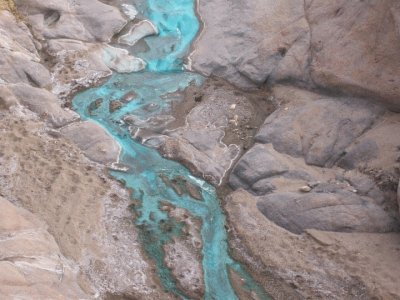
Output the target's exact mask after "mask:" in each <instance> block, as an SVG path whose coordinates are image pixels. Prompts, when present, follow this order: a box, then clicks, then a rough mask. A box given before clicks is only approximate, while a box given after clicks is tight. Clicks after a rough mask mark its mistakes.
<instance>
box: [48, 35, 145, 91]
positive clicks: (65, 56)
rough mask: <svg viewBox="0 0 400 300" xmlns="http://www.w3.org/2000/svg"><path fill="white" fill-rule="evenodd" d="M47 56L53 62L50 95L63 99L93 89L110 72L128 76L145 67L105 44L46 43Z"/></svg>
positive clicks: (140, 62)
mask: <svg viewBox="0 0 400 300" xmlns="http://www.w3.org/2000/svg"><path fill="white" fill-rule="evenodd" d="M46 51H47V53H48V54H49V55H50V56H52V57H53V58H54V61H55V64H54V65H53V66H52V73H53V78H54V86H53V92H54V93H56V94H57V95H60V96H67V95H68V94H69V93H70V92H71V91H72V90H76V89H79V88H81V87H82V86H84V87H89V86H91V85H93V84H94V83H95V82H96V81H98V80H99V79H101V78H103V77H106V76H109V75H111V74H112V70H113V71H116V72H120V73H130V72H137V71H140V70H143V69H144V68H145V66H146V63H145V62H144V61H143V60H142V59H140V58H137V57H134V56H132V55H130V54H129V52H128V51H127V50H125V49H121V48H116V47H112V46H110V45H108V44H105V43H88V42H82V41H77V40H71V39H53V40H50V41H47V42H46Z"/></svg>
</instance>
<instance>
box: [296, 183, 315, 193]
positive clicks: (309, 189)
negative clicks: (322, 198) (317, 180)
mask: <svg viewBox="0 0 400 300" xmlns="http://www.w3.org/2000/svg"><path fill="white" fill-rule="evenodd" d="M311 190H312V188H311V187H309V186H308V185H305V186H302V187H301V188H300V189H299V191H300V192H303V193H309V192H311Z"/></svg>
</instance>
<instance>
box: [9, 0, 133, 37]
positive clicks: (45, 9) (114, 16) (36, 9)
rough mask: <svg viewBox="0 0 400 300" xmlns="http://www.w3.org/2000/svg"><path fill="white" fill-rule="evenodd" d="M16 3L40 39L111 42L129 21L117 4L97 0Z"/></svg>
mask: <svg viewBox="0 0 400 300" xmlns="http://www.w3.org/2000/svg"><path fill="white" fill-rule="evenodd" d="M15 4H16V5H17V8H18V11H19V12H20V13H21V14H22V15H24V16H25V17H26V18H27V21H28V22H29V24H31V26H32V29H33V32H34V34H35V36H36V37H37V38H39V39H41V40H45V39H59V38H68V39H75V40H81V41H91V42H95V41H97V42H109V41H110V40H111V38H112V37H113V36H114V35H115V34H116V33H117V32H119V31H120V30H121V29H122V28H123V27H124V26H125V24H126V20H125V18H124V17H123V16H122V14H121V13H120V11H119V10H118V9H117V8H116V7H113V6H110V5H107V4H104V3H102V2H101V1H98V0H77V1H72V2H70V1H58V0H51V1H41V0H15ZM99 16H101V18H100V17H99Z"/></svg>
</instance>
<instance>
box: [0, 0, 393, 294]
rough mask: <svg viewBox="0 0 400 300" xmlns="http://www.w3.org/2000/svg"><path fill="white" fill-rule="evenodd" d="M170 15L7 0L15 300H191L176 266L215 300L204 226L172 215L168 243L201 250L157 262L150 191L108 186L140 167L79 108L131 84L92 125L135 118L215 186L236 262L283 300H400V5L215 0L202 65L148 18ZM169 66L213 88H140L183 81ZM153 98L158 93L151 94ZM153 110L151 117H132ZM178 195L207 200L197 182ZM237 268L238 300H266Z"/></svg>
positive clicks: (10, 248)
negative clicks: (147, 203) (83, 94)
mask: <svg viewBox="0 0 400 300" xmlns="http://www.w3.org/2000/svg"><path fill="white" fill-rule="evenodd" d="M178 2H179V1H178ZM156 4H157V1H149V2H147V1H139V0H138V1H125V0H113V1H101V2H100V1H97V0H90V1H89V0H85V1H83V0H82V1H80V0H78V1H68V0H57V1H51V2H43V1H37V0H15V1H0V52H1V59H0V132H1V135H0V200H1V201H0V202H1V203H0V205H1V206H2V208H1V209H0V213H1V214H2V217H1V220H0V230H1V233H0V234H1V238H0V243H1V244H2V245H3V247H1V248H2V251H1V252H2V256H1V260H0V263H1V266H0V295H3V296H4V297H5V298H6V299H18V298H21V297H22V298H24V297H25V298H28V299H43V298H46V297H47V298H51V299H86V298H87V299H92V298H100V299H174V298H175V297H176V295H174V293H173V292H172V293H171V291H168V288H166V283H165V282H166V281H165V278H162V277H160V270H159V265H158V264H159V263H160V262H161V263H162V264H164V265H165V266H166V269H165V270H169V271H168V272H169V273H168V274H171V276H172V278H175V282H176V285H175V286H176V287H177V289H178V290H180V291H184V294H185V295H187V296H188V297H189V298H193V299H199V298H202V297H203V296H204V295H207V290H208V287H207V286H205V285H204V283H203V282H204V280H205V278H206V279H207V272H208V271H207V268H205V267H206V266H204V265H202V263H201V262H202V259H203V254H204V253H202V251H201V250H200V249H201V248H202V247H204V243H203V241H202V239H201V232H200V231H201V229H200V228H201V226H203V225H204V224H202V222H201V220H200V219H199V218H196V217H194V216H193V215H190V212H189V210H185V209H182V208H179V207H177V206H176V205H171V203H168V202H162V201H161V202H160V203H161V204H162V205H160V207H159V208H160V209H161V211H162V213H161V214H162V215H163V216H164V215H167V216H168V219H169V220H173V221H172V222H167V223H165V224H163V225H162V228H163V229H162V230H172V231H173V230H174V229H173V228H174V226H175V225H176V224H178V227H179V226H181V227H179V228H181V229H180V230H182V232H183V233H184V234H182V235H177V236H173V237H172V235H171V237H172V238H171V240H170V241H169V242H168V243H165V244H163V245H162V252H164V253H165V254H166V255H165V256H164V257H163V259H161V260H159V261H158V260H155V259H154V257H152V256H151V254H149V253H151V251H150V252H149V249H147V250H146V247H145V246H144V243H143V235H142V233H143V232H142V231H140V230H139V229H138V227H136V225H137V224H136V225H135V223H137V220H138V219H140V217H141V216H140V215H135V213H134V212H135V209H133V210H132V208H133V207H135V206H137V205H138V202H137V201H135V200H138V199H133V200H132V196H135V197H136V196H137V191H136V192H135V190H126V189H125V188H124V183H126V182H123V181H122V182H117V181H115V180H114V179H112V178H111V177H110V176H109V175H108V174H109V171H110V170H111V171H112V172H117V173H118V172H120V173H124V172H130V171H129V170H130V168H132V166H136V164H133V165H132V166H130V165H129V164H127V163H126V162H125V161H123V160H121V159H120V158H121V157H122V156H121V151H122V152H123V150H124V147H121V142H120V141H117V140H116V139H115V138H114V137H113V136H112V134H110V132H107V131H106V130H104V127H103V125H102V126H100V125H99V123H101V122H92V121H90V120H88V119H87V118H83V119H85V120H81V119H80V116H79V115H78V114H77V113H76V112H74V111H73V110H71V109H70V108H76V107H73V105H72V104H73V103H72V96H73V95H75V94H76V93H77V92H80V91H82V90H83V89H86V88H88V87H92V86H93V85H99V84H103V83H104V80H105V79H106V78H107V77H109V76H110V75H112V74H114V75H113V77H112V78H111V79H110V80H109V81H107V83H105V85H104V87H107V85H108V86H109V87H110V88H109V89H112V88H113V89H116V90H118V91H119V92H118V95H117V94H116V95H114V96H111V98H112V99H111V98H110V99H108V98H107V97H106V95H102V96H101V97H100V96H99V97H96V98H94V99H93V102H91V103H87V104H88V106H89V108H88V109H89V110H88V112H91V114H92V115H91V117H93V118H94V119H95V117H96V113H97V114H98V113H99V111H100V110H103V109H105V108H106V109H107V111H109V112H110V113H112V114H113V116H115V120H120V119H121V117H123V119H122V120H123V122H126V124H127V125H128V126H129V130H130V131H129V135H130V137H129V138H131V137H132V139H133V140H134V141H136V142H139V143H142V144H144V145H145V146H146V147H150V148H152V149H153V150H152V151H154V149H156V150H158V151H159V152H160V153H161V154H162V155H163V156H164V157H165V158H168V159H171V160H176V161H178V162H180V163H181V164H182V165H184V166H186V167H187V168H188V169H189V170H190V171H191V173H192V174H193V175H194V176H197V177H199V178H201V179H204V180H206V181H208V183H210V184H211V185H213V186H214V187H215V188H216V189H217V191H218V195H219V196H220V202H221V205H222V210H221V211H223V212H225V213H226V217H227V220H226V224H225V228H226V230H227V234H228V242H229V247H230V251H229V252H230V254H231V257H232V259H234V260H236V261H237V262H241V263H242V265H241V268H243V270H247V271H248V273H249V276H250V275H251V276H250V277H253V279H254V282H255V283H258V284H259V286H262V287H263V289H264V290H265V291H266V292H267V293H268V294H269V295H270V296H271V297H272V298H274V299H275V298H276V299H302V298H308V299H320V298H321V299H398V298H399V297H400V290H399V286H400V285H399V279H398V278H399V277H400V276H399V275H400V264H399V263H398V260H399V259H398V258H399V255H400V234H399V230H400V222H399V218H400V217H399V203H398V202H399V201H400V185H399V177H400V115H399V114H398V111H399V110H400V101H399V99H400V98H399V96H400V95H399V94H400V92H399V89H398V81H399V78H400V66H399V64H398V62H399V61H400V60H399V53H400V51H399V50H400V44H399V41H400V36H399V28H400V27H399V17H400V6H399V4H398V2H397V1H395V0H385V1H367V2H365V1H359V2H349V1H341V0H335V1H330V2H329V3H326V1H322V0H321V1H302V2H299V3H296V4H293V3H292V2H290V1H285V0H281V1H260V0H251V1H241V0H239V1H236V2H235V3H227V2H225V1H222V0H212V1H202V0H199V1H198V3H197V5H198V6H197V10H198V11H197V13H198V16H199V18H200V20H201V21H202V27H201V31H200V33H199V35H198V36H197V38H196V40H195V42H194V44H193V45H191V53H190V55H187V54H188V53H186V52H185V51H184V50H183V48H182V49H180V48H175V49H173V48H171V47H172V46H171V45H172V40H171V39H168V38H166V37H165V36H164V35H163V31H162V30H160V29H161V27H160V26H162V24H163V23H162V22H167V21H166V20H165V19H163V17H162V16H161V15H157V14H153V15H152V14H151V13H149V12H151V9H150V10H146V9H147V7H150V8H151V7H153V8H154V7H155V6H152V5H156ZM158 4H159V3H158ZM147 5H149V6H147ZM182 5H183V3H182ZM171 9H172V7H167V6H165V11H166V13H167V12H169V13H170V12H171V11H172V10H171ZM158 21H159V22H158ZM168 25H171V24H170V23H168ZM172 26H174V25H172ZM176 26H179V24H177V25H176ZM181 30H183V29H181ZM157 35H159V37H160V38H161V39H163V40H162V43H159V42H158V40H157V39H154V38H151V37H152V36H153V37H154V36H156V37H157ZM188 36H190V38H188V40H183V44H185V45H186V46H190V42H191V39H192V38H194V35H191V34H189V35H188ZM164 46H165V47H164ZM149 49H159V50H160V51H159V52H151V51H149ZM170 51H172V52H174V51H176V53H179V55H178V56H179V59H180V60H179V62H180V63H182V64H184V65H185V67H186V68H187V69H189V70H191V71H195V72H199V73H200V74H202V76H200V77H201V78H202V79H201V80H198V79H197V78H199V77H197V76H199V75H196V74H194V73H190V74H192V75H190V76H193V77H190V76H189V77H190V80H189V79H188V77H185V76H186V75H184V76H183V77H182V76H181V77H180V75H175V77H174V79H173V80H171V83H169V82H166V81H165V80H164V79H162V78H164V77H160V78H157V79H156V80H159V81H155V79H154V78H153V77H143V76H142V75H141V74H146V72H147V71H154V70H156V68H158V69H159V70H166V69H167V67H168V66H173V67H174V68H176V67H177V66H179V63H178V64H176V63H175V61H174V60H171V59H170V58H171V56H167V59H165V57H166V56H165V54H166V53H170ZM174 53H175V52H174ZM144 69H145V70H146V71H145V72H143V71H142V70H144ZM140 71H142V73H140ZM132 72H133V73H132ZM137 72H139V73H137ZM117 73H119V74H130V75H127V76H128V77H124V76H125V75H116V74H117ZM129 76H130V77H129ZM140 76H142V77H140ZM121 78H130V81H123V80H120V79H121ZM150 82H151V83H152V84H154V83H156V84H157V86H158V87H159V88H158V89H154V91H151V89H148V90H146V94H142V93H143V91H144V90H145V89H143V87H145V85H146V84H148V85H149V86H150ZM177 82H179V83H181V84H179V85H178V86H179V87H178V88H174V89H172V90H171V86H175V85H176V83H177ZM128 86H129V87H130V89H131V90H129V91H127V89H128ZM100 91H101V90H100ZM124 91H125V92H124ZM150 92H151V93H150ZM140 97H142V98H143V101H148V102H149V103H147V102H146V103H145V104H146V105H147V106H146V107H144V106H143V107H140V109H143V111H142V112H143V114H142V115H140V114H136V115H135V114H132V113H131V114H130V115H124V114H123V113H126V112H127V109H126V108H127V107H131V108H132V107H135V108H136V106H134V105H133V104H130V103H135V101H136V100H135V99H138V98H140ZM151 97H153V98H151ZM154 97H160V100H157V101H158V102H157V101H153V99H154ZM157 99H158V98H157ZM108 101H109V102H108ZM153 102H157V103H156V106H154V105H153V104H154V103H153ZM142 104H143V103H142ZM106 106H107V107H106ZM143 115H146V116H150V117H151V118H142V116H143ZM171 164H172V162H171ZM185 174H186V173H185ZM193 178H194V177H193ZM135 182H136V181H135ZM159 182H160V184H166V185H167V186H169V187H170V188H171V189H172V190H173V192H174V193H175V195H178V196H180V197H186V196H188V197H189V196H190V197H192V198H193V199H197V200H195V201H200V202H199V203H201V193H200V192H199V189H198V188H196V184H197V183H198V181H196V180H194V181H193V180H184V179H182V178H178V177H177V178H164V179H162V178H160V181H159ZM208 183H206V184H208ZM211 185H210V187H211ZM128 186H129V184H128ZM130 187H131V186H130ZM131 188H132V187H131ZM137 188H138V189H140V187H137ZM171 195H172V194H171ZM185 195H186V196H185ZM152 197H153V196H152ZM171 197H172V196H171ZM173 197H175V196H173ZM177 203H180V202H177ZM194 203H196V202H194ZM196 205H197V204H196ZM199 207H201V205H200V204H199ZM199 209H200V208H199ZM199 215H201V213H199ZM152 218H154V219H157V218H158V217H156V216H153V217H152ZM174 224H175V225H174ZM147 245H149V244H147ZM190 261H192V263H193V265H191V266H190V267H189V262H190ZM182 262H184V263H182ZM235 266H236V265H234V264H232V267H231V268H230V269H229V270H228V273H227V274H229V279H230V283H231V284H232V286H233V288H234V293H235V294H236V296H237V297H239V298H240V299H258V298H257V295H255V294H257V293H256V291H259V290H258V289H257V288H253V290H252V289H250V290H249V287H248V286H247V287H246V284H243V283H242V282H243V280H245V282H250V281H246V280H250V279H249V278H250V277H246V276H247V275H245V273H246V272H241V271H240V270H242V269H240V268H239V269H238V268H237V269H235ZM204 268H205V269H204ZM204 270H206V273H205V274H204ZM210 270H213V269H212V268H211V269H210ZM248 273H246V274H248ZM168 276H170V275H168ZM167 281H168V280H167ZM251 282H253V281H251ZM205 293H206V294H205ZM175 294H176V293H175ZM178 295H179V293H178ZM206 297H208V296H206ZM217 298H218V297H217ZM218 299H219V298H218Z"/></svg>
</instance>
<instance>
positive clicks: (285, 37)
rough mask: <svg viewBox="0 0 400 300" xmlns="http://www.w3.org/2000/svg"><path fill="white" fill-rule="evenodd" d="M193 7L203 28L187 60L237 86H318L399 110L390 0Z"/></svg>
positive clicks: (240, 1) (217, 0)
mask: <svg viewBox="0 0 400 300" xmlns="http://www.w3.org/2000/svg"><path fill="white" fill-rule="evenodd" d="M199 13H200V15H201V18H202V20H203V21H204V23H205V27H204V31H203V32H202V34H201V36H200V37H199V39H198V41H197V43H196V45H195V51H194V52H193V54H192V55H191V59H192V62H193V64H192V65H193V67H194V68H195V69H196V70H199V71H200V72H203V73H204V74H206V75H210V74H214V75H217V76H221V77H224V78H226V79H228V80H229V81H230V82H232V83H234V84H236V85H238V86H240V87H243V88H254V87H257V86H261V85H262V84H264V83H268V84H272V83H275V82H292V83H295V84H296V85H301V86H308V87H319V88H321V87H323V88H325V89H329V90H331V91H334V92H337V91H338V90H339V91H341V92H345V93H347V94H350V95H353V96H357V97H367V98H371V97H372V98H375V99H377V100H378V101H380V102H381V103H385V104H386V105H388V106H389V107H390V108H392V109H393V110H397V111H400V101H399V99H400V98H399V96H400V88H399V86H400V77H399V76H398V74H399V73H400V59H399V55H400V54H399V53H400V43H399V39H400V35H399V28H400V25H399V24H400V21H399V20H400V4H399V2H398V1H397V0H383V1H376V0H373V1H368V3H365V1H345V0H332V1H324V0H318V1H296V2H293V1H290V0H281V1H272V0H237V1H235V2H234V3H233V2H229V1H225V0H209V1H200V2H199ZM355 19H357V20H358V22H357V23H356V24H355V23H354V20H355ZM209 45H213V47H210V46H209ZM372 45H374V46H372Z"/></svg>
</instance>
